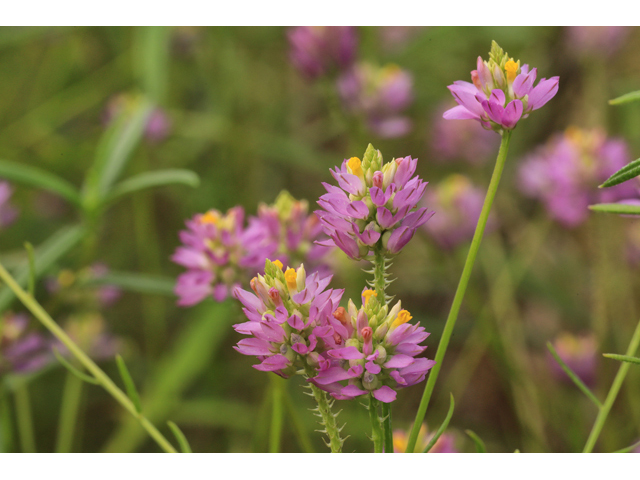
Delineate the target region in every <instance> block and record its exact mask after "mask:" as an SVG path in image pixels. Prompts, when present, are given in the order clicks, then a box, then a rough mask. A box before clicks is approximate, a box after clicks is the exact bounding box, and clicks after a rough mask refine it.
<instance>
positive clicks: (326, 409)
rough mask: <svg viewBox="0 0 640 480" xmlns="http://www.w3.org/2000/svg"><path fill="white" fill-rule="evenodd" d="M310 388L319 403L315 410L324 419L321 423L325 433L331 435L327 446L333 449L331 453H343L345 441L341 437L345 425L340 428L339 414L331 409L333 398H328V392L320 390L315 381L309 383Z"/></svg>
mask: <svg viewBox="0 0 640 480" xmlns="http://www.w3.org/2000/svg"><path fill="white" fill-rule="evenodd" d="M309 388H310V389H311V392H312V395H313V398H315V399H316V402H317V404H318V408H316V409H315V410H314V411H315V412H317V413H316V416H318V417H319V418H320V419H321V420H322V421H321V422H320V424H321V425H323V426H324V430H323V431H322V432H323V433H326V434H327V437H329V442H325V443H326V444H327V446H328V447H329V448H330V449H331V453H342V444H343V443H344V439H343V438H341V437H340V431H341V430H342V429H343V428H344V426H342V427H340V428H338V421H337V419H336V418H337V416H338V414H339V413H340V412H338V413H337V414H334V413H333V411H332V410H331V407H332V406H333V402H334V401H333V400H329V399H328V398H327V393H326V392H324V391H323V390H320V389H319V388H318V387H316V386H315V385H314V384H313V383H309Z"/></svg>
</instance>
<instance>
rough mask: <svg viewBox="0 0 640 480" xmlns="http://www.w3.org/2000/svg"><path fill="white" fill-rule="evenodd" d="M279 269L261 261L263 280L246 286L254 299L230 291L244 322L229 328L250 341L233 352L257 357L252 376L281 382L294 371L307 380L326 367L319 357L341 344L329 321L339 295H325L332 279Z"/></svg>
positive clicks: (277, 263)
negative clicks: (266, 374) (258, 373)
mask: <svg viewBox="0 0 640 480" xmlns="http://www.w3.org/2000/svg"><path fill="white" fill-rule="evenodd" d="M282 267H283V265H282V263H280V261H278V260H276V261H274V262H271V261H270V260H266V262H265V269H264V275H257V276H256V277H255V278H253V279H252V280H251V283H250V285H251V289H252V290H253V293H251V292H248V291H246V290H242V289H240V288H236V289H235V290H234V296H235V297H236V298H237V299H238V300H240V302H241V303H242V304H243V305H244V308H243V311H244V314H245V315H246V317H247V318H248V319H249V321H248V322H245V323H241V324H238V325H234V329H235V330H236V331H237V332H239V333H242V334H244V335H251V337H250V338H245V339H243V340H240V342H238V345H237V346H236V347H234V348H235V349H236V350H237V351H238V352H240V353H242V354H244V355H255V356H257V357H258V360H260V363H259V364H257V365H254V368H256V369H257V370H261V371H267V372H275V373H277V374H278V375H280V376H283V377H285V378H287V377H289V376H291V375H293V374H295V373H297V372H298V371H301V372H302V373H305V374H307V375H309V374H311V372H312V371H313V370H314V369H315V368H317V367H319V365H321V364H324V363H326V362H327V361H329V362H330V360H328V359H326V358H325V357H323V355H326V353H325V352H326V351H327V350H328V349H333V348H337V347H339V346H340V345H341V344H342V343H343V341H342V338H341V337H340V336H339V335H338V334H336V332H335V331H334V329H333V328H332V326H331V324H330V323H329V318H330V317H331V313H332V312H334V311H335V310H336V309H337V307H338V304H339V303H340V299H341V298H342V294H343V292H344V290H331V289H329V290H327V286H328V285H329V282H330V281H331V277H330V276H327V277H321V276H320V274H319V273H317V272H316V273H313V274H311V275H309V276H308V277H307V274H306V272H305V269H304V266H302V265H301V266H300V267H299V268H298V269H297V270H294V269H293V268H287V269H286V271H283V268H282Z"/></svg>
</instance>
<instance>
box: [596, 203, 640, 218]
mask: <svg viewBox="0 0 640 480" xmlns="http://www.w3.org/2000/svg"><path fill="white" fill-rule="evenodd" d="M589 210H593V211H594V212H605V213H616V214H618V215H640V205H627V204H625V203H598V204H596V205H589Z"/></svg>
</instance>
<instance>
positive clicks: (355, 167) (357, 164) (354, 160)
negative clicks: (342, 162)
mask: <svg viewBox="0 0 640 480" xmlns="http://www.w3.org/2000/svg"><path fill="white" fill-rule="evenodd" d="M361 165H362V162H361V161H360V159H359V158H358V157H351V158H350V159H349V161H348V162H347V166H348V167H349V168H350V169H351V173H353V174H354V175H358V176H360V175H362V167H361Z"/></svg>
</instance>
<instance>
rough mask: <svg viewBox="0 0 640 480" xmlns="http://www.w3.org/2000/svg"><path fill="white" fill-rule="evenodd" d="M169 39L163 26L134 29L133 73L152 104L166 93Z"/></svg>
mask: <svg viewBox="0 0 640 480" xmlns="http://www.w3.org/2000/svg"><path fill="white" fill-rule="evenodd" d="M169 38H170V32H169V28H168V27H165V26H148V27H147V26H145V27H136V29H135V36H134V40H135V44H134V47H135V48H134V49H133V53H134V55H133V58H134V65H133V67H134V72H135V73H136V76H137V77H138V79H139V82H140V86H141V87H142V90H143V91H144V92H145V94H147V95H148V96H149V98H151V99H152V100H153V101H154V102H162V101H163V100H164V96H165V93H166V91H167V80H168V72H167V70H168V64H169V53H170V49H169Z"/></svg>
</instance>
